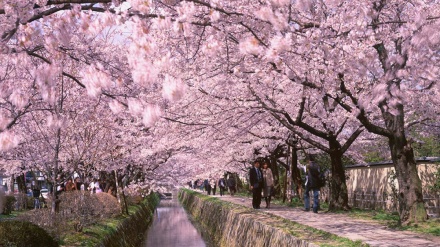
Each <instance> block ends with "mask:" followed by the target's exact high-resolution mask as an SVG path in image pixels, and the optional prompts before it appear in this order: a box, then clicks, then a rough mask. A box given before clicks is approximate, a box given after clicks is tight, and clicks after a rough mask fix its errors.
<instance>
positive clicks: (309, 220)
mask: <svg viewBox="0 0 440 247" xmlns="http://www.w3.org/2000/svg"><path fill="white" fill-rule="evenodd" d="M214 197H217V198H219V199H222V200H225V201H229V202H232V203H236V204H240V205H243V206H246V207H252V198H246V197H236V196H234V197H231V196H229V195H226V196H222V197H220V196H218V195H215V196H214ZM263 205H265V202H264V199H263V202H262V206H263ZM261 210H262V211H264V212H267V213H271V214H274V215H277V216H280V217H283V218H285V219H289V220H292V221H295V222H297V223H299V224H302V225H307V226H311V227H313V228H316V229H320V230H323V231H326V232H330V233H333V234H335V235H338V236H341V237H345V238H349V239H351V240H354V241H356V240H361V241H362V242H364V243H367V244H369V245H370V246H380V247H394V246H400V247H403V246H405V247H406V246H407V247H414V246H423V247H431V246H432V247H434V246H437V247H439V246H440V237H435V236H425V235H423V236H421V234H417V233H413V232H409V231H397V230H392V229H388V228H387V227H386V226H383V225H380V224H378V223H375V222H371V221H367V220H360V219H353V218H350V217H348V216H345V215H342V214H334V213H327V212H325V213H318V214H315V213H312V212H304V211H302V210H301V209H300V208H289V207H286V206H280V205H271V208H270V209H266V208H263V207H262V209H261Z"/></svg>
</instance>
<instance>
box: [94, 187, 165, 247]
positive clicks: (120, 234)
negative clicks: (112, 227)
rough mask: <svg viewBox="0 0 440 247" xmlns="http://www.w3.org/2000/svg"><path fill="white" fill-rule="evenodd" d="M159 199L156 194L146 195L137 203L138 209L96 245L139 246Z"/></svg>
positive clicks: (110, 246) (108, 246)
mask: <svg viewBox="0 0 440 247" xmlns="http://www.w3.org/2000/svg"><path fill="white" fill-rule="evenodd" d="M159 201H160V200H159V196H158V195H157V194H150V195H149V196H147V198H146V200H145V201H143V202H142V203H141V204H140V205H139V207H138V210H137V211H136V212H135V213H133V214H132V215H130V216H129V217H128V218H126V219H125V220H123V221H122V222H121V223H120V224H119V225H118V227H117V228H116V231H113V232H111V233H110V234H109V235H107V237H105V238H104V239H103V241H102V242H101V243H100V244H98V245H97V246H105V247H126V246H127V247H128V246H139V245H140V244H141V243H142V241H143V240H144V237H145V231H146V230H147V229H148V227H149V226H150V224H151V222H152V220H153V215H154V210H155V209H156V207H157V205H158V204H159Z"/></svg>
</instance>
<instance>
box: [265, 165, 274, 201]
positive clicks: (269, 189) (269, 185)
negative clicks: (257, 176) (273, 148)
mask: <svg viewBox="0 0 440 247" xmlns="http://www.w3.org/2000/svg"><path fill="white" fill-rule="evenodd" d="M263 184H264V188H263V197H264V200H265V201H266V208H270V200H271V196H272V193H273V174H272V170H271V169H270V168H269V164H268V162H267V161H264V164H263Z"/></svg>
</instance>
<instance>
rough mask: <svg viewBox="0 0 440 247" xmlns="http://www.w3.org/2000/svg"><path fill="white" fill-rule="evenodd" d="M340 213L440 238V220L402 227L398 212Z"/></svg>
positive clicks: (361, 211)
mask: <svg viewBox="0 0 440 247" xmlns="http://www.w3.org/2000/svg"><path fill="white" fill-rule="evenodd" d="M339 213H342V214H345V215H348V216H350V217H352V218H356V219H364V220H374V221H376V222H378V223H380V224H383V225H386V226H387V227H389V228H392V229H395V230H406V231H412V232H417V233H424V234H430V235H433V236H440V219H435V218H433V219H428V220H427V221H425V222H419V223H417V224H410V225H408V226H401V225H400V218H399V215H398V213H397V212H392V213H390V212H386V211H383V210H363V209H352V210H350V211H348V212H347V211H340V212H339Z"/></svg>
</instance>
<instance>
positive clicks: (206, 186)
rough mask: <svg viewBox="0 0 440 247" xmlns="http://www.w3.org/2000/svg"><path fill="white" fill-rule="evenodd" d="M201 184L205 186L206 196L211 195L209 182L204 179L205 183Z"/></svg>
mask: <svg viewBox="0 0 440 247" xmlns="http://www.w3.org/2000/svg"><path fill="white" fill-rule="evenodd" d="M203 184H204V185H205V190H206V193H207V194H208V195H211V184H209V180H208V179H205V182H204V183H203Z"/></svg>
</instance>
